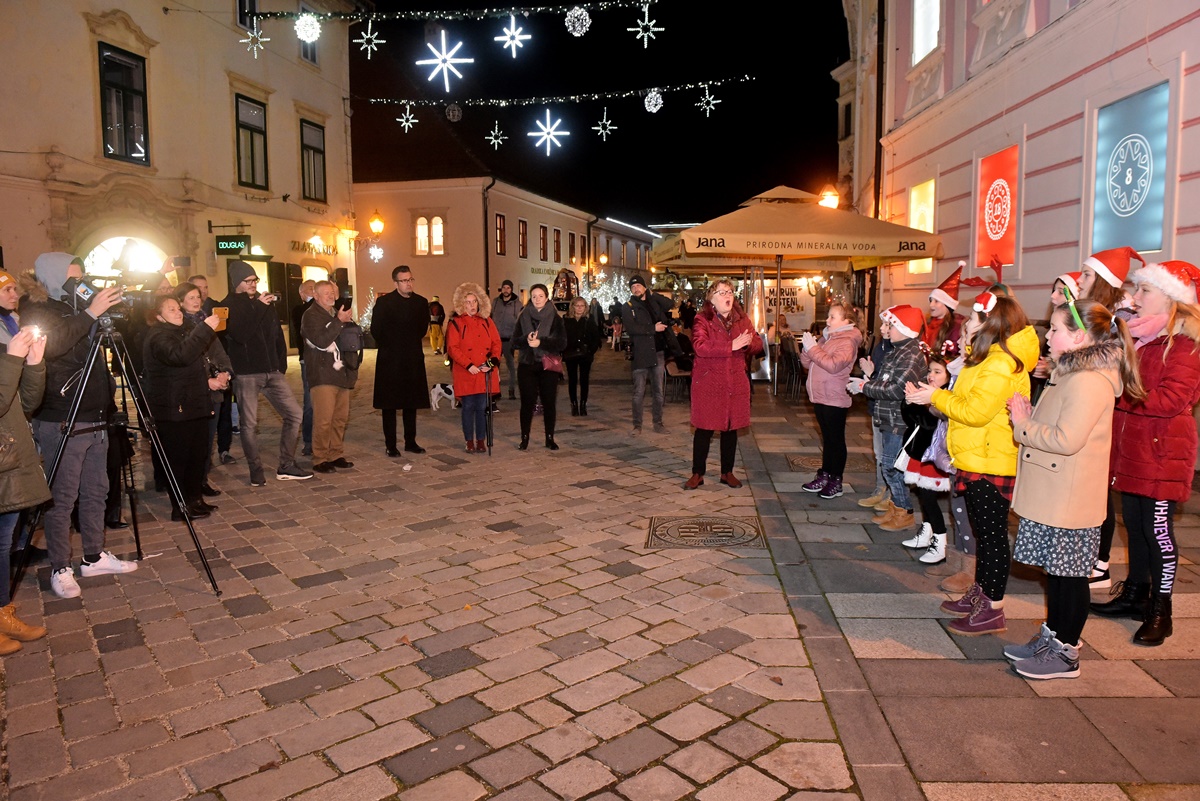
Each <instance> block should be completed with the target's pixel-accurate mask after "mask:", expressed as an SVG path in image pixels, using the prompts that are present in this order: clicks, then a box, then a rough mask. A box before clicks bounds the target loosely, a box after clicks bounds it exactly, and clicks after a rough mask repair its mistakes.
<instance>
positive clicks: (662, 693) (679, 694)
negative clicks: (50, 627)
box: [621, 678, 700, 718]
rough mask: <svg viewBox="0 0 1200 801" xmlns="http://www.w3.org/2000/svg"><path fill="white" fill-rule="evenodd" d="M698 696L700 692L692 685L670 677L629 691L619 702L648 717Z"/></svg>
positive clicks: (677, 706) (679, 705)
mask: <svg viewBox="0 0 1200 801" xmlns="http://www.w3.org/2000/svg"><path fill="white" fill-rule="evenodd" d="M699 697H700V692H699V691H698V690H696V689H695V688H694V687H692V686H690V685H687V684H684V683H683V682H681V681H679V680H678V679H674V678H670V679H663V680H662V681H660V682H658V683H656V684H652V685H650V686H649V687H646V688H645V689H642V690H638V691H637V692H635V693H630V694H629V695H627V696H626V697H624V698H622V699H621V703H622V704H624V705H625V706H627V707H629V708H630V709H633V710H636V711H637V712H640V713H641V714H643V715H645V716H646V717H648V718H656V717H658V716H659V715H662V714H663V713H665V712H669V711H671V710H674V709H678V708H679V707H681V706H683V705H684V704H686V703H688V702H689V701H694V700H695V699H697V698H699Z"/></svg>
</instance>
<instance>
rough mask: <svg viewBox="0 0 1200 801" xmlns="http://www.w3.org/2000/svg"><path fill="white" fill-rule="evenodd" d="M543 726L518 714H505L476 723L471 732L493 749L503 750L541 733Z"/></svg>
mask: <svg viewBox="0 0 1200 801" xmlns="http://www.w3.org/2000/svg"><path fill="white" fill-rule="evenodd" d="M541 728H542V727H541V726H539V725H538V724H536V723H533V722H531V721H530V720H529V718H527V717H525V716H524V715H521V714H518V713H516V712H505V713H504V714H502V715H497V716H496V717H494V718H489V719H488V720H485V721H482V722H480V723H476V724H475V725H474V726H472V727H471V732H472V733H473V734H474V735H475V736H476V737H478V738H479V739H481V740H483V741H484V742H485V743H487V744H488V745H490V746H491V747H492V748H503V747H504V746H506V745H509V744H511V743H515V742H516V741H517V740H523V739H525V738H526V737H529V736H530V735H533V734H536V733H538V732H539V731H541Z"/></svg>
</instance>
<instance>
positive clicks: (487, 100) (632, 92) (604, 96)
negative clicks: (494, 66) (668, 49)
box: [367, 75, 755, 108]
mask: <svg viewBox="0 0 1200 801" xmlns="http://www.w3.org/2000/svg"><path fill="white" fill-rule="evenodd" d="M754 79H755V78H754V76H753V75H740V76H738V77H736V78H722V79H721V80H718V81H698V82H695V83H684V84H676V85H674V86H658V87H655V88H654V89H653V90H651V91H655V92H658V93H659V94H660V95H666V94H669V93H672V92H688V91H694V90H696V89H704V88H706V87H709V86H721V85H724V84H735V83H748V82H750V81H753V80H754ZM646 92H647V90H646V89H622V90H617V91H612V92H585V93H580V94H574V95H554V96H550V97H508V98H498V97H468V98H459V99H456V100H454V102H455V103H458V104H459V105H460V106H493V107H497V108H504V107H507V106H550V105H557V104H561V103H588V102H591V101H593V100H621V99H628V98H631V97H644V96H646ZM367 102H368V103H373V104H379V105H391V106H442V105H445V104H446V103H448V102H450V101H447V100H425V99H421V98H401V97H373V98H369V99H368V100H367Z"/></svg>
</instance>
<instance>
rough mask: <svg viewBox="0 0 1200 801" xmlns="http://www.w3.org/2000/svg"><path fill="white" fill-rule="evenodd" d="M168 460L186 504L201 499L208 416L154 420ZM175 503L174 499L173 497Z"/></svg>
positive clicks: (205, 458)
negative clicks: (192, 418) (193, 418)
mask: <svg viewBox="0 0 1200 801" xmlns="http://www.w3.org/2000/svg"><path fill="white" fill-rule="evenodd" d="M156 422H157V424H158V436H159V438H160V439H161V440H162V444H163V450H164V451H165V452H166V455H167V463H168V464H169V465H170V466H171V470H172V472H174V473H175V480H176V481H178V482H179V489H180V490H181V491H182V493H183V500H184V502H185V503H187V504H189V505H190V504H192V503H195V502H196V501H198V500H200V499H201V495H200V489H201V487H203V486H204V465H205V463H206V462H207V461H208V452H207V451H206V450H205V447H206V446H207V445H208V418H205V417H200V418H197V419H195V420H157V421H156ZM172 503H174V500H172Z"/></svg>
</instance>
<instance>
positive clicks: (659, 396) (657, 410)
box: [633, 350, 667, 428]
mask: <svg viewBox="0 0 1200 801" xmlns="http://www.w3.org/2000/svg"><path fill="white" fill-rule="evenodd" d="M666 374H667V371H666V356H665V354H664V353H663V352H662V351H661V350H660V351H659V352H658V364H657V365H655V366H654V367H644V368H635V369H634V371H633V427H634V428H641V427H642V406H643V402H644V401H645V399H646V383H647V382H650V390H651V392H653V394H654V406H653V407H651V410H650V416H651V419H653V420H654V425H656V426H657V425H662V421H663V401H664V400H665V399H666V393H665V386H664V384H663V381H664V379H665V378H666Z"/></svg>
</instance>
